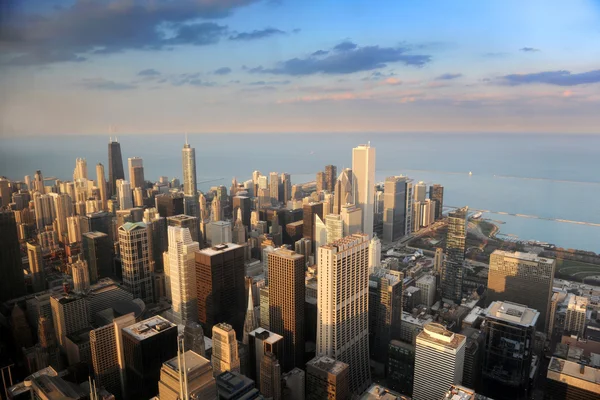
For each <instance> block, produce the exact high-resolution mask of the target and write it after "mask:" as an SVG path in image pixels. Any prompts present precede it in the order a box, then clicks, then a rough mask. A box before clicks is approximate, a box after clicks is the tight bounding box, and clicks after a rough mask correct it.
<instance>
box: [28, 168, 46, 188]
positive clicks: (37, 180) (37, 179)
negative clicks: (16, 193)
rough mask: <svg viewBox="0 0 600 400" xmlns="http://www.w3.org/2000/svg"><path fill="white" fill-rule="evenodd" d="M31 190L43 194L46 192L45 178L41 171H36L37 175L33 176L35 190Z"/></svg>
mask: <svg viewBox="0 0 600 400" xmlns="http://www.w3.org/2000/svg"><path fill="white" fill-rule="evenodd" d="M28 187H29V186H28ZM31 190H33V191H36V192H40V193H41V194H44V193H45V192H46V191H45V188H44V176H43V175H42V171H40V170H39V169H38V170H37V171H35V175H34V176H33V188H32V189H31Z"/></svg>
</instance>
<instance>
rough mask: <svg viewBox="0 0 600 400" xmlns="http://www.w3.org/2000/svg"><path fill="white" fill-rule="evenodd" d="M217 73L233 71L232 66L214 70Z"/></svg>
mask: <svg viewBox="0 0 600 400" xmlns="http://www.w3.org/2000/svg"><path fill="white" fill-rule="evenodd" d="M213 73H214V74H215V75H227V74H230V73H231V68H229V67H221V68H219V69H216V70H215V71H214V72H213Z"/></svg>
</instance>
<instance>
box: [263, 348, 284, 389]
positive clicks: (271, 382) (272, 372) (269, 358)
mask: <svg viewBox="0 0 600 400" xmlns="http://www.w3.org/2000/svg"><path fill="white" fill-rule="evenodd" d="M260 392H261V393H262V395H263V396H265V398H268V399H273V400H281V365H280V364H279V361H278V360H277V357H275V354H273V353H271V352H267V353H266V354H265V355H264V357H263V359H262V361H261V363H260Z"/></svg>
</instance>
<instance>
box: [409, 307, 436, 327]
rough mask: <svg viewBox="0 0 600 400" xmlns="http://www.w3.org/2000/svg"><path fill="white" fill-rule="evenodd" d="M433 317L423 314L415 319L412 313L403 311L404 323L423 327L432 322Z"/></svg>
mask: <svg viewBox="0 0 600 400" xmlns="http://www.w3.org/2000/svg"><path fill="white" fill-rule="evenodd" d="M432 321H433V317H432V316H431V315H428V314H425V313H421V314H419V315H417V316H416V317H413V316H412V314H411V313H408V312H406V311H402V322H408V323H409V324H413V325H419V326H423V325H425V324H426V323H429V322H432Z"/></svg>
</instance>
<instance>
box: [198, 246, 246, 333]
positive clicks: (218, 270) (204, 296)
mask: <svg viewBox="0 0 600 400" xmlns="http://www.w3.org/2000/svg"><path fill="white" fill-rule="evenodd" d="M195 257H196V290H197V291H198V320H199V321H200V323H201V324H202V327H203V328H204V331H205V332H211V331H212V328H213V326H214V325H215V324H217V323H219V322H227V323H229V324H231V325H233V326H234V327H235V328H236V329H238V330H239V332H240V336H242V327H243V321H244V315H245V310H246V307H245V305H246V301H245V299H246V289H245V284H244V247H243V246H240V245H237V244H233V243H227V244H219V245H217V246H213V247H209V248H205V249H202V250H200V251H197V252H196V255H195Z"/></svg>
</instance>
